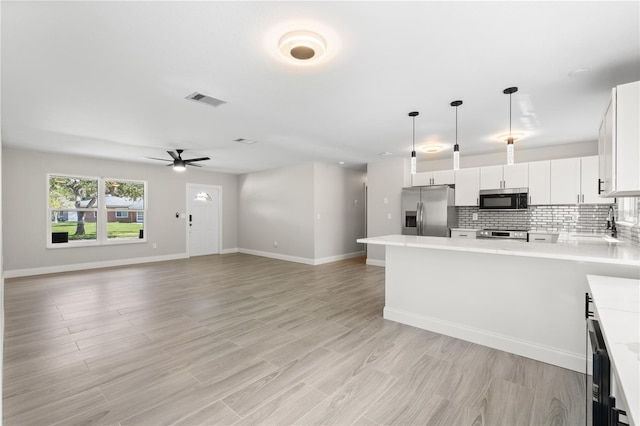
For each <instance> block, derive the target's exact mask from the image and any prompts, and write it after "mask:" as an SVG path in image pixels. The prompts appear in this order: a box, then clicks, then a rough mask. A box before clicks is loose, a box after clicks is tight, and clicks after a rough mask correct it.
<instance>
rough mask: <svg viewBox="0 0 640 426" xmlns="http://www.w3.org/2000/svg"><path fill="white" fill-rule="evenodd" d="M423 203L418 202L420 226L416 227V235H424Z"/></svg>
mask: <svg viewBox="0 0 640 426" xmlns="http://www.w3.org/2000/svg"><path fill="white" fill-rule="evenodd" d="M423 230H424V203H423V202H422V201H421V202H420V228H418V235H424V232H423Z"/></svg>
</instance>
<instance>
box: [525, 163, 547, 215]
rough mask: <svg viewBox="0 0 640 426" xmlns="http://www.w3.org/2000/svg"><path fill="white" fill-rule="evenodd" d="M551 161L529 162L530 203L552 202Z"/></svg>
mask: <svg viewBox="0 0 640 426" xmlns="http://www.w3.org/2000/svg"><path fill="white" fill-rule="evenodd" d="M550 181H551V162H550V161H549V160H546V161H533V162H531V163H529V204H531V205H533V206H535V205H541V204H551V183H550Z"/></svg>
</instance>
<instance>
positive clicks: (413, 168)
mask: <svg viewBox="0 0 640 426" xmlns="http://www.w3.org/2000/svg"><path fill="white" fill-rule="evenodd" d="M416 163H417V158H416V152H415V151H411V174H412V175H415V174H416V169H417V164H416Z"/></svg>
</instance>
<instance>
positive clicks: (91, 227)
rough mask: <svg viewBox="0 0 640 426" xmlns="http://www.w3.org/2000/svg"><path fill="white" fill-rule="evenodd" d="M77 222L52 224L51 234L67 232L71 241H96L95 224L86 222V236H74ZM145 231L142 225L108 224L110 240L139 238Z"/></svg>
mask: <svg viewBox="0 0 640 426" xmlns="http://www.w3.org/2000/svg"><path fill="white" fill-rule="evenodd" d="M76 226H77V224H76V222H58V223H52V224H51V232H67V233H69V240H70V241H71V240H95V239H96V224H95V222H85V224H84V231H85V234H84V235H74V234H75V233H76ZM141 229H143V224H142V223H118V222H111V223H108V224H107V237H108V238H138V235H139V232H140V230H141Z"/></svg>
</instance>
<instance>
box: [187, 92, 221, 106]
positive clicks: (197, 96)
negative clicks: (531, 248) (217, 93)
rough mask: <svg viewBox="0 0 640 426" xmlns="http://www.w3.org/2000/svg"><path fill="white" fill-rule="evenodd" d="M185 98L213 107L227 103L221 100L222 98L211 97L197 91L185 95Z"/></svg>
mask: <svg viewBox="0 0 640 426" xmlns="http://www.w3.org/2000/svg"><path fill="white" fill-rule="evenodd" d="M186 99H189V100H191V101H195V102H202V103H205V104H207V105H211V106H213V107H217V106H220V105H223V104H226V103H227V101H223V100H222V99H217V98H213V97H211V96H207V95H203V94H202V93H198V92H193V93H192V94H190V95H189V96H187V97H186Z"/></svg>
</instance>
